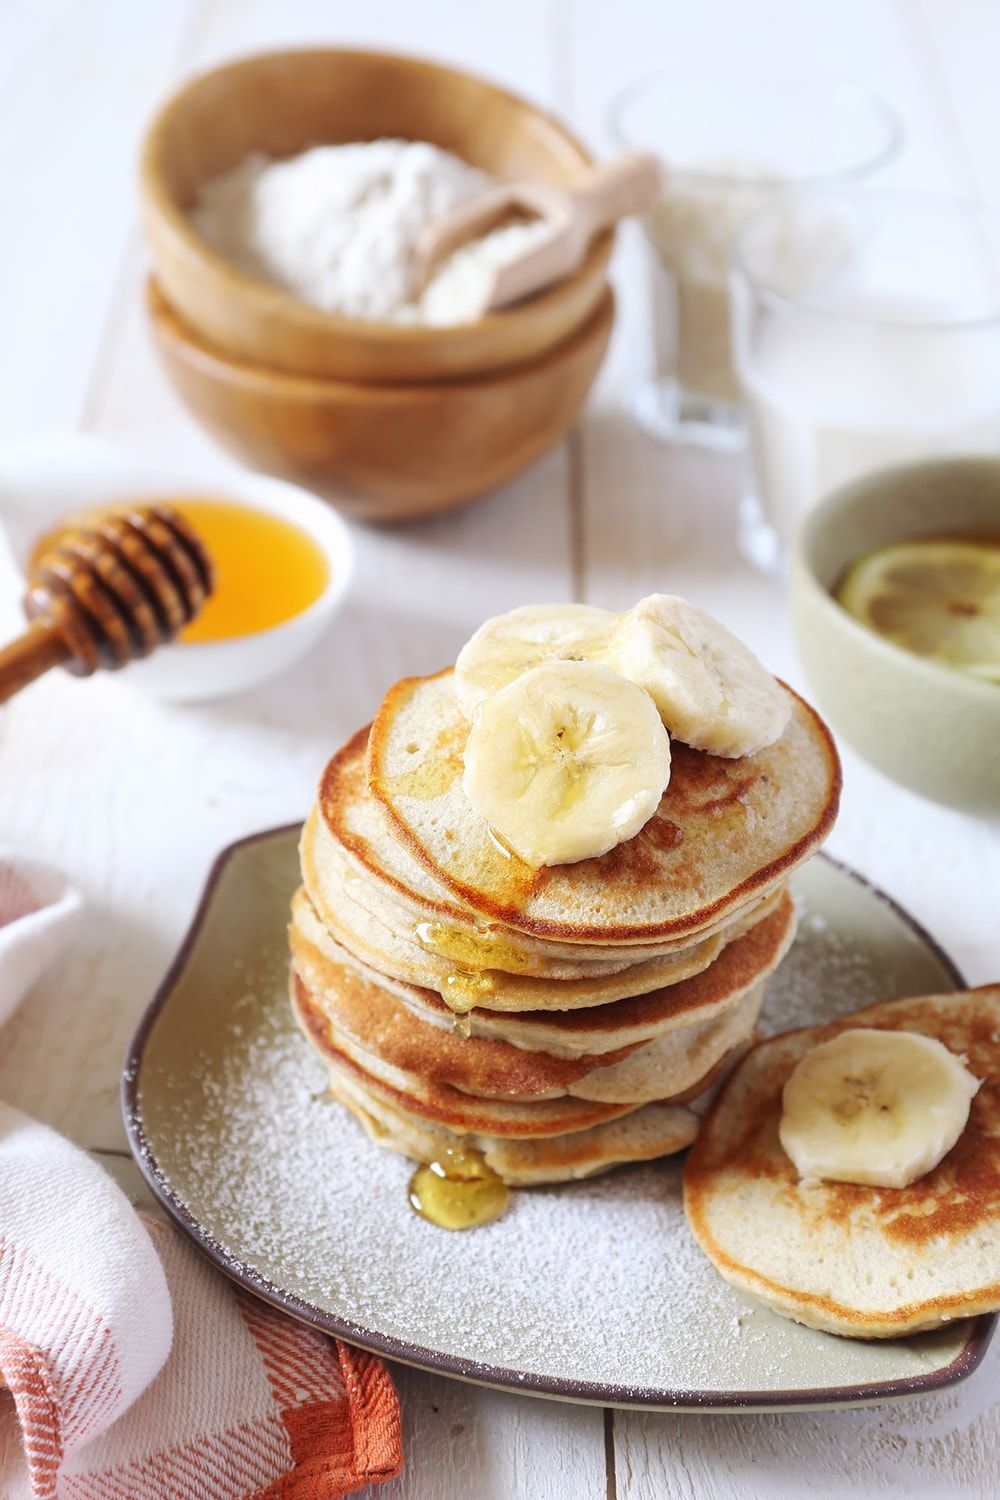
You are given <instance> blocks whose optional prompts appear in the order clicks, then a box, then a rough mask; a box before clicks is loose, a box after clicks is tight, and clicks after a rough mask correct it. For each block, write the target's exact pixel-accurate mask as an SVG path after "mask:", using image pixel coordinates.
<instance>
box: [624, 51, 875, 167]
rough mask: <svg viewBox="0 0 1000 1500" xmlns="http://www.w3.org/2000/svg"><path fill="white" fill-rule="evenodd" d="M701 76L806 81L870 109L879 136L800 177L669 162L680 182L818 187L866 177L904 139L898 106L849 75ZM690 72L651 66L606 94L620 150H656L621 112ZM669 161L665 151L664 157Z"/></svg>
mask: <svg viewBox="0 0 1000 1500" xmlns="http://www.w3.org/2000/svg"><path fill="white" fill-rule="evenodd" d="M704 76H706V77H710V78H715V79H717V80H718V81H720V82H721V81H723V80H729V81H731V82H735V83H753V84H760V86H761V92H762V94H764V93H766V92H768V91H771V92H773V90H774V89H775V88H789V87H794V88H796V89H799V90H800V89H802V87H803V86H804V85H810V86H811V89H812V90H813V91H815V90H818V89H824V90H825V91H826V92H827V94H828V95H829V96H840V97H842V98H843V99H844V100H850V101H852V103H853V106H854V107H857V106H859V105H860V106H862V107H864V108H866V109H868V110H870V112H871V114H872V115H873V116H874V117H876V118H877V119H878V120H879V122H880V123H881V126H882V129H883V132H884V140H883V142H882V145H881V146H880V147H879V149H878V150H877V151H873V152H871V153H870V154H869V155H868V156H866V157H865V158H864V159H863V160H861V161H858V162H855V163H854V164H852V165H851V166H847V167H836V168H833V169H832V170H830V171H828V172H810V173H804V174H802V175H801V176H795V175H792V176H788V175H779V176H777V177H771V176H768V175H767V174H764V173H760V172H756V173H747V174H743V173H738V172H731V171H730V172H726V171H712V170H710V169H704V168H701V167H681V166H671V167H670V170H671V174H672V176H673V177H674V178H675V179H676V180H677V181H679V182H684V183H689V184H695V183H704V184H706V185H709V184H710V185H712V186H716V187H735V188H745V187H747V186H754V185H767V184H774V185H777V186H784V187H786V188H791V189H799V190H801V189H803V188H805V187H807V186H809V185H815V186H821V185H824V184H829V185H833V184H836V183H840V182H844V183H846V182H851V181H853V180H855V179H856V178H859V177H863V176H865V175H866V174H867V173H868V172H872V171H875V170H876V169H877V168H879V167H882V166H884V165H885V164H886V162H888V161H890V160H891V159H892V158H893V156H895V155H896V153H897V151H898V150H899V147H900V145H901V144H902V141H903V135H904V131H903V120H902V116H901V115H900V113H899V111H898V110H897V109H896V108H895V106H894V105H892V104H890V103H889V102H888V100H886V99H883V98H882V96H881V95H880V94H877V93H875V91H874V90H873V89H869V88H867V87H866V85H865V84H862V83H856V82H854V81H853V80H852V79H847V78H835V77H833V76H832V75H829V74H824V73H817V74H811V75H810V74H801V73H781V72H776V73H757V72H753V73H751V72H749V71H746V72H744V71H742V70H740V69H738V68H717V69H715V70H711V69H710V70H707V71H706V73H705V75H704ZM690 78H691V74H690V72H689V71H688V70H686V69H683V68H679V67H674V68H655V69H653V70H651V71H650V72H649V73H644V74H642V75H641V76H640V77H639V78H634V79H633V80H632V82H631V83H627V84H626V85H625V86H624V87H623V88H621V89H619V90H618V92H617V93H616V94H614V95H613V96H612V98H611V102H610V103H609V105H608V107H607V114H608V123H609V125H610V128H611V133H612V135H613V137H614V139H615V143H616V144H617V145H619V146H621V147H623V148H625V149H634V148H636V147H641V148H644V149H653V150H656V149H657V147H656V146H655V145H654V144H653V143H652V142H650V141H649V140H648V139H647V140H640V139H639V138H637V137H636V136H634V135H632V134H630V132H629V131H628V130H627V129H626V128H625V125H624V120H623V116H624V113H625V111H626V109H627V108H628V106H629V105H630V104H632V103H633V102H634V101H635V100H636V99H638V98H640V97H641V96H642V95H644V94H648V93H651V92H652V91H653V90H654V89H656V88H658V87H661V86H663V85H664V84H668V83H669V82H670V81H671V80H676V79H683V80H685V81H690ZM667 160H668V165H670V163H669V156H668V158H667Z"/></svg>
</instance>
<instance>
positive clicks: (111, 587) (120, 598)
mask: <svg viewBox="0 0 1000 1500" xmlns="http://www.w3.org/2000/svg"><path fill="white" fill-rule="evenodd" d="M213 584H214V577H213V571H212V563H211V559H210V558H209V555H208V553H207V552H206V550H205V548H204V546H203V544H202V543H201V541H200V540H199V538H198V536H197V535H196V534H195V532H194V531H193V530H192V529H191V527H190V526H189V525H188V523H187V521H185V520H184V518H183V516H181V515H179V514H178V513H177V512H176V511H175V510H173V509H171V508H170V507H169V506H166V505H137V506H134V507H131V508H129V509H118V510H111V511H108V512H107V513H105V514H103V515H100V516H96V517H94V518H92V519H89V520H87V521H86V522H81V523H79V524H75V525H70V526H68V527H67V529H66V530H65V531H64V532H62V533H61V534H60V535H59V536H58V537H57V538H56V541H55V544H54V546H53V548H52V550H51V551H50V552H46V553H45V554H44V556H43V557H41V558H40V559H39V561H38V562H37V564H34V565H33V566H32V568H31V576H30V578H29V580H28V593H27V596H26V598H25V612H26V614H27V615H28V618H29V620H30V621H31V623H30V624H29V626H28V629H27V630H26V631H25V633H24V634H23V635H22V636H20V637H19V638H18V639H17V640H15V641H12V642H11V643H10V645H8V646H5V647H3V648H2V649H0V702H5V701H6V700H7V699H8V698H10V697H12V696H13V695H14V693H16V692H19V691H20V689H21V688H23V687H25V686H27V684H28V683H29V682H34V680H35V679H36V678H37V677H40V676H41V675H42V673H43V672H47V671H48V670H49V668H50V667H54V666H59V665H64V666H66V667H68V669H69V670H70V671H71V672H73V673H75V674H76V675H77V676H79V677H87V676H89V675H90V673H91V672H94V671H96V670H97V669H98V668H99V667H107V668H111V669H112V670H114V669H116V668H118V667H123V666H125V664H126V663H127V662H129V661H133V660H135V659H136V658H137V657H140V656H147V655H148V654H149V652H150V651H153V650H155V648H156V647H157V646H159V645H162V644H163V643H164V642H166V641H170V640H172V639H173V638H174V636H176V635H177V633H178V631H180V630H181V629H182V628H183V627H184V626H185V625H186V624H188V622H189V621H190V620H193V619H194V617H195V615H196V614H197V613H198V611H199V610H200V609H201V606H202V605H203V604H204V602H205V600H206V599H207V598H208V596H209V594H210V593H211V592H212V588H213Z"/></svg>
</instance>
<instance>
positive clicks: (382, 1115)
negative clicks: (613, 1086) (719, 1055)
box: [330, 1064, 699, 1187]
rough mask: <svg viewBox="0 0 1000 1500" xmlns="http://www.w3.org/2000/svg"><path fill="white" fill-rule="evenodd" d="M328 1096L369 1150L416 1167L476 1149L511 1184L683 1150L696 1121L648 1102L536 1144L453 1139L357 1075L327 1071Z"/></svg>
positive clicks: (588, 1173) (572, 1176)
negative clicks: (360, 1130) (359, 1130)
mask: <svg viewBox="0 0 1000 1500" xmlns="http://www.w3.org/2000/svg"><path fill="white" fill-rule="evenodd" d="M330 1094H331V1096H332V1098H334V1099H335V1100H336V1101H337V1102H338V1103H339V1104H342V1105H343V1106H344V1108H345V1109H348V1110H349V1111H350V1112H351V1114H352V1115H354V1117H355V1118H356V1119H357V1120H358V1121H359V1123H360V1124H361V1125H362V1126H363V1127H364V1129H365V1131H366V1132H367V1134H368V1136H369V1137H370V1139H371V1140H372V1141H374V1142H375V1144H376V1145H378V1146H382V1147H385V1148H386V1149H387V1150H390V1151H396V1152H398V1153H399V1154H400V1155H402V1156H408V1157H409V1158H410V1159H411V1160H412V1161H415V1162H427V1161H434V1160H435V1158H437V1157H439V1156H440V1155H441V1153H442V1151H444V1150H447V1149H448V1148H449V1147H454V1146H455V1145H456V1144H457V1143H458V1142H459V1141H461V1144H462V1146H463V1147H464V1148H466V1149H468V1148H470V1147H471V1148H472V1149H474V1150H478V1151H480V1152H482V1155H483V1158H484V1160H485V1162H486V1165H487V1166H488V1167H489V1168H491V1170H492V1171H494V1172H495V1173H496V1174H497V1176H498V1177H499V1178H501V1179H502V1181H504V1182H506V1183H507V1184H508V1185H509V1186H510V1187H531V1186H535V1185H539V1184H542V1183H553V1182H572V1181H575V1180H577V1179H579V1178H583V1177H593V1176H595V1175H596V1174H597V1173H599V1172H606V1171H608V1170H609V1169H610V1168H611V1167H615V1166H619V1165H621V1164H622V1163H624V1162H634V1161H651V1160H653V1159H654V1158H656V1157H659V1156H670V1155H672V1154H673V1153H674V1152H676V1151H683V1150H684V1148H685V1147H686V1146H688V1145H690V1143H691V1141H692V1140H693V1139H694V1137H695V1134H696V1132H697V1129H698V1123H699V1116H698V1114H697V1113H696V1112H695V1110H694V1109H692V1108H690V1107H688V1106H685V1105H672V1104H647V1105H644V1106H643V1108H642V1109H637V1110H634V1111H633V1112H632V1113H630V1114H627V1115H624V1116H623V1117H622V1118H620V1119H617V1120H610V1121H608V1122H606V1123H605V1124H602V1125H594V1126H590V1127H589V1128H588V1129H586V1130H576V1131H573V1132H572V1134H570V1135H561V1136H555V1137H547V1138H545V1139H541V1140H506V1139H501V1138H499V1137H496V1136H490V1135H485V1134H482V1133H478V1134H465V1135H462V1136H456V1135H454V1134H452V1133H451V1132H450V1131H448V1130H446V1129H444V1128H443V1127H441V1126H440V1125H435V1124H433V1123H432V1122H431V1121H429V1120H427V1119H425V1118H424V1117H422V1116H420V1115H417V1114H413V1113H411V1112H409V1111H407V1110H406V1109H405V1108H404V1107H402V1106H401V1105H400V1103H399V1102H398V1101H396V1100H390V1099H388V1098H387V1097H385V1096H383V1095H382V1094H381V1092H379V1091H377V1090H376V1089H374V1088H371V1087H368V1086H366V1084H365V1082H364V1081H363V1079H362V1078H361V1077H359V1076H358V1075H357V1074H356V1073H352V1072H349V1071H345V1070H343V1069H341V1068H340V1067H338V1066H337V1065H336V1064H334V1065H333V1066H331V1068H330Z"/></svg>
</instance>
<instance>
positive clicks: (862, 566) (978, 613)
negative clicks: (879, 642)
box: [836, 537, 1000, 685]
mask: <svg viewBox="0 0 1000 1500" xmlns="http://www.w3.org/2000/svg"><path fill="white" fill-rule="evenodd" d="M836 592H837V598H838V600H839V601H840V603H841V604H842V605H843V606H844V608H845V609H846V610H847V611H848V613H849V614H852V615H853V616H854V617H855V619H856V620H860V621H861V623H862V624H863V625H867V626H868V627H869V628H870V629H871V630H875V631H877V632H878V634H879V635H882V636H885V638H886V639H887V640H890V641H893V642H894V643H895V644H896V645H897V646H903V647H904V648H905V649H906V650H907V651H913V652H915V653H916V654H917V655H918V656H924V657H927V658H928V659H929V660H930V661H936V662H940V663H942V665H944V666H948V667H955V668H957V669H958V670H959V671H962V672H966V673H968V674H969V675H970V676H972V677H975V678H976V679H977V680H979V681H981V682H992V683H997V684H998V685H1000V542H988V541H975V540H968V541H965V540H948V539H941V538H935V537H927V538H921V539H918V540H915V541H909V542H897V543H894V544H893V545H891V546H888V547H879V548H878V549H877V550H876V551H874V552H868V553H866V554H865V556H864V557H860V558H859V559H858V561H857V562H855V563H854V564H852V566H851V567H850V568H849V570H848V572H847V574H846V576H845V577H844V579H843V582H842V583H841V584H840V586H839V588H838V589H837V591H836Z"/></svg>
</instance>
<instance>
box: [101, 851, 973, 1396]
mask: <svg viewBox="0 0 1000 1500" xmlns="http://www.w3.org/2000/svg"><path fill="white" fill-rule="evenodd" d="M297 835H298V830H297V828H285V829H277V830H274V831H273V832H270V833H265V834H261V835H259V836H257V837H256V838H251V839H246V840H244V841H243V842H242V843H239V844H235V845H233V846H232V847H231V848H230V849H228V850H227V851H226V852H225V853H224V854H223V855H222V856H221V858H220V859H219V861H218V862H217V864H216V866H215V869H214V870H213V872H212V875H211V878H210V879H209V882H208V887H207V890H206V892H205V895H204V898H203V900H202V903H201V907H200V909H199V911H198V914H197V916H196V918H195V921H194V925H193V927H192V929H191V931H190V933H189V934H188V936H187V938H186V940H185V942H184V944H183V946H182V948H181V950H180V953H179V954H178V956H177V959H176V960H175V962H174V964H173V967H172V968H171V970H170V972H169V974H168V975H167V978H166V980H165V981H164V983H163V985H162V987H161V989H160V991H159V993H158V994H157V996H156V998H155V999H154V1000H153V1002H152V1004H151V1005H150V1007H149V1009H148V1011H147V1012H146V1015H145V1017H144V1018H143V1020H142V1023H141V1025H140V1027H139V1030H138V1032H137V1033H136V1036H135V1038H134V1041H133V1043H132V1047H131V1049H130V1052H129V1057H128V1060H127V1063H126V1070H125V1076H124V1083H123V1093H124V1107H125V1116H126V1123H127V1127H128V1131H129V1137H130V1140H131V1144H132V1148H133V1150H134V1152H135V1155H136V1158H137V1160H138V1162H139V1165H140V1167H141V1168H142V1171H143V1173H144V1174H145V1176H146V1178H147V1180H148V1182H149V1185H150V1187H151V1188H152V1190H153V1192H154V1193H155V1194H156V1196H157V1197H158V1198H159V1199H160V1201H161V1202H162V1204H163V1205H164V1207H165V1208H166V1209H167V1211H168V1212H169V1213H170V1214H171V1215H172V1216H173V1218H174V1219H175V1220H176V1221H177V1222H178V1223H179V1224H180V1226H181V1227H182V1228H183V1229H184V1230H186V1232H187V1233H188V1234H190V1235H191V1237H192V1238H193V1239H194V1240H195V1241H196V1242H197V1244H198V1245H199V1246H200V1247H201V1248H202V1250H204V1252H205V1253H206V1255H208V1256H209V1257H210V1258H211V1259H212V1260H213V1261H214V1262H215V1263H216V1264H217V1265H218V1266H219V1267H220V1268H221V1269H222V1270H223V1271H225V1272H226V1273H227V1274H228V1275H230V1276H232V1277H233V1278H234V1279H235V1280H237V1281H239V1282H240V1283H241V1284H242V1285H243V1286H245V1287H247V1288H248V1289H249V1290H250V1291H253V1292H255V1293H257V1295H258V1296H260V1297H262V1298H263V1299H264V1300H265V1301H267V1302H271V1303H273V1304H275V1305H276V1306H278V1307H282V1308H284V1309H285V1310H286V1311H288V1312H289V1313H291V1314H292V1315H294V1316H295V1317H298V1318H301V1319H303V1320H304V1321H305V1322H308V1323H311V1324H314V1325H315V1326H316V1327H318V1328H322V1329H324V1330H326V1331H327V1332H330V1333H334V1334H338V1335H340V1336H341V1337H343V1338H345V1339H348V1340H349V1341H350V1342H352V1343H355V1344H360V1345H362V1346H363V1347H364V1348H367V1349H371V1350H374V1351H376V1352H377V1353H380V1354H385V1355H388V1356H390V1357H391V1358H393V1359H399V1360H402V1361H404V1362H405V1363H407V1364H411V1365H417V1366H421V1367H423V1368H426V1369H429V1370H436V1371H439V1372H442V1373H444V1374H447V1375H454V1376H458V1377H459V1378H461V1379H465V1380H473V1381H477V1382H479V1383H481V1384H485V1385H492V1386H498V1387H506V1388H509V1389H513V1390H520V1391H525V1392H530V1393H532V1394H535V1395H540V1396H551V1397H557V1398H562V1399H564V1400H574V1401H590V1402H599V1403H602V1404H608V1405H620V1406H635V1407H647V1408H658V1407H659V1408H667V1409H674V1410H676V1409H678V1408H693V1409H698V1410H709V1411H710V1410H718V1409H722V1408H730V1407H740V1408H742V1409H744V1410H752V1409H757V1410H761V1409H767V1408H772V1407H773V1408H776V1407H784V1408H788V1407H803V1408H804V1407H812V1406H822V1405H831V1404H832V1405H848V1404H860V1403H863V1402H870V1401H884V1400H886V1399H888V1398H890V1397H897V1396H905V1395H910V1394H913V1393H915V1392H918V1391H926V1390H930V1389H933V1388H935V1387H939V1386H943V1385H946V1384H949V1383H950V1382H952V1381H955V1380H959V1379H961V1378H962V1377H963V1376H965V1375H968V1374H969V1373H970V1372H971V1371H972V1370H973V1369H974V1368H975V1367H976V1365H977V1364H978V1362H979V1360H980V1359H981V1357H982V1355H983V1353H984V1352H985V1349H986V1346H987V1344H988V1342H989V1339H990V1336H991V1334H992V1332H993V1321H994V1320H992V1319H979V1320H976V1321H975V1322H968V1321H967V1322H963V1323H957V1324H955V1325H953V1326H949V1327H948V1328H947V1329H945V1330H944V1331H942V1332H940V1333H935V1334H925V1335H920V1336H916V1337H913V1338H908V1339H903V1340H899V1341H888V1340H886V1341H882V1342H874V1343H864V1342H861V1341H857V1340H850V1339H838V1338H833V1337H831V1336H829V1335H827V1334H823V1333H817V1332H815V1331H813V1330H812V1329H809V1328H803V1327H800V1326H799V1325H798V1324H795V1323H792V1322H789V1321H787V1320H786V1319H784V1318H780V1317H777V1316H776V1315H775V1314H773V1313H770V1312H768V1311H767V1310H766V1308H764V1307H763V1306H762V1305H760V1304H758V1303H756V1302H754V1301H752V1300H751V1299H749V1298H747V1297H746V1296H744V1295H742V1294H740V1293H739V1292H737V1291H735V1290H733V1289H732V1288H731V1287H729V1286H727V1285H726V1284H725V1282H723V1281H722V1280H721V1279H720V1278H719V1277H718V1276H717V1275H716V1273H715V1271H714V1270H713V1269H712V1267H711V1266H710V1264H709V1263H708V1261H707V1260H706V1259H705V1258H704V1257H703V1256H702V1254H701V1252H700V1251H699V1250H698V1249H697V1247H696V1246H695V1244H694V1241H693V1240H692V1239H691V1237H690V1235H689V1234H688V1231H687V1228H686V1225H685V1222H684V1216H683V1212H682V1209H681V1191H680V1181H681V1171H680V1163H679V1162H678V1161H677V1160H665V1161H661V1162H657V1163H654V1164H651V1165H637V1166H632V1167H625V1168H620V1169H618V1170H617V1171H615V1172H612V1173H610V1174H609V1175H607V1176H605V1177H600V1178H597V1179H595V1180H593V1181H584V1182H580V1183H575V1184H571V1185H567V1186H560V1187H554V1188H532V1189H528V1190H521V1191H519V1192H516V1193H515V1194H513V1195H512V1201H511V1204H510V1207H509V1208H508V1210H507V1212H506V1214H505V1215H504V1216H503V1217H502V1218H501V1219H499V1220H497V1221H496V1222H495V1223H493V1224H490V1225H488V1226H486V1227H484V1228H481V1229H477V1230H474V1231H471V1232H469V1233H466V1234H448V1233H447V1232H445V1231H442V1230H439V1229H436V1228H434V1227H433V1226H432V1225H430V1224H427V1223H425V1222H424V1221H423V1220H422V1219H419V1218H418V1217H416V1215H415V1214H413V1213H412V1212H411V1210H410V1209H409V1207H408V1204H407V1194H406V1188H407V1182H408V1179H409V1176H410V1173H411V1171H412V1168H411V1166H410V1165H409V1164H408V1163H407V1162H406V1161H404V1160H403V1159H402V1158H400V1157H398V1156H396V1155H394V1154H392V1153H390V1152H387V1151H382V1150H380V1149H379V1148H378V1147H376V1146H374V1145H372V1144H370V1143H369V1141H368V1140H367V1138H366V1137H365V1136H364V1135H363V1133H362V1131H361V1129H360V1127H359V1126H358V1125H356V1124H355V1123H354V1121H353V1120H352V1119H351V1118H350V1117H349V1116H348V1115H347V1114H346V1113H345V1112H344V1111H343V1110H342V1109H341V1108H340V1107H339V1106H337V1105H335V1104H332V1103H330V1102H329V1101H328V1100H327V1099H326V1098H325V1097H324V1086H325V1069H324V1068H323V1066H322V1064H321V1062H320V1061H319V1060H318V1059H317V1058H316V1057H315V1055H314V1054H313V1053H312V1051H311V1050H310V1048H309V1047H307V1045H306V1043H305V1042H304V1041H303V1040H302V1038H301V1036H300V1034H299V1032H298V1030H297V1029H296V1027H295V1026H294V1023H293V1022H292V1019H291V1015H290V1013H289V1008H288V999H287V977H286V975H287V957H286V946H285V923H286V918H287V911H288V901H289V897H290V895H291V892H292V890H293V889H294V887H295V885H296V883H297V879H298V872H297V859H296V841H297ZM794 884H795V892H796V895H797V897H798V899H799V901H800V904H801V908H802V911H801V926H800V936H799V938H798V939H797V941H796V943H795V946H794V948H793V949H792V952H791V953H790V955H789V956H788V958H787V959H786V960H785V963H784V964H783V965H782V967H781V969H780V971H779V973H778V974H777V975H776V976H775V977H774V979H772V980H771V982H770V985H769V988H768V1000H767V1004H766V1007H765V1028H766V1029H769V1030H772V1031H780V1030H784V1029H786V1028H788V1027H789V1026H797V1025H801V1024H806V1023H810V1022H813V1021H820V1020H827V1019H829V1018H831V1017H833V1016H836V1015H839V1014H842V1013H844V1012H847V1011H852V1010H857V1009H858V1008H859V1007H861V1006H863V1005H869V1004H871V1003H872V1002H873V1001H875V1000H884V999H888V998H890V997H891V996H894V995H905V994H920V993H930V992H934V991H939V990H945V989H952V988H955V987H960V986H961V983H962V981H961V978H960V976H959V975H958V974H957V972H956V970H955V968H954V966H953V965H952V964H951V963H950V962H949V961H948V959H947V958H946V957H945V955H944V954H943V953H942V952H941V951H940V950H939V949H938V948H937V947H936V946H935V945H934V944H933V943H932V942H931V941H930V939H929V938H927V937H926V936H925V935H924V934H922V933H921V932H920V931H919V930H918V929H917V928H916V927H915V925H914V924H913V923H912V922H911V921H910V920H909V919H908V918H907V917H906V916H905V914H904V913H903V912H901V911H900V910H899V909H898V908H897V907H895V906H894V905H893V904H892V903H891V902H890V901H889V900H888V899H887V898H886V897H885V896H883V895H881V894H880V893H879V892H877V891H874V890H873V889H872V888H871V887H870V886H868V885H866V884H865V883H864V881H862V880H861V879H860V878H859V877H858V876H856V875H854V874H852V873H851V872H850V871H848V870H846V869H843V868H841V867H840V866H838V865H836V864H834V863H833V862H831V861H830V860H827V859H824V858H822V857H820V858H817V859H814V860H813V861H812V862H811V863H810V864H809V865H808V866H806V867H805V868H804V869H803V870H801V871H800V872H799V874H798V875H797V876H796V878H795V883H794Z"/></svg>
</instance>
